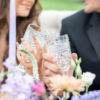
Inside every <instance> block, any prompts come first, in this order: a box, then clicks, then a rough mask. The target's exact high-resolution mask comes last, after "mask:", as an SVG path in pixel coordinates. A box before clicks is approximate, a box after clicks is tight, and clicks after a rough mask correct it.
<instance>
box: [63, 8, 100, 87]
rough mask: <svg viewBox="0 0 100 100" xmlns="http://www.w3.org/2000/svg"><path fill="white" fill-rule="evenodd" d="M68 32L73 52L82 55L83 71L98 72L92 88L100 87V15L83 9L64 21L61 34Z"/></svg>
mask: <svg viewBox="0 0 100 100" xmlns="http://www.w3.org/2000/svg"><path fill="white" fill-rule="evenodd" d="M63 34H68V35H69V39H70V43H71V49H72V52H76V53H77V54H78V55H79V56H80V57H82V64H81V67H82V70H83V72H86V71H90V72H93V73H95V74H96V79H95V81H94V84H93V86H92V89H100V15H99V14H98V13H96V12H94V13H91V14H86V13H85V12H84V11H83V10H82V11H80V12H78V13H76V14H74V15H72V16H70V17H68V18H66V19H64V20H63V21H62V29H61V35H63Z"/></svg>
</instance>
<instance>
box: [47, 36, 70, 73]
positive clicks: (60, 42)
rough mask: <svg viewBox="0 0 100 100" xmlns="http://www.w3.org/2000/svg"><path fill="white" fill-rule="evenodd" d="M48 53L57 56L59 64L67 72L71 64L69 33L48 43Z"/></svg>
mask: <svg viewBox="0 0 100 100" xmlns="http://www.w3.org/2000/svg"><path fill="white" fill-rule="evenodd" d="M47 53H49V54H50V55H52V56H54V57H56V60H57V65H58V66H59V67H61V68H62V70H63V72H67V70H68V68H69V67H70V66H71V49H70V44H69V38H68V35H63V36H59V37H57V38H56V39H54V40H52V41H50V42H49V43H48V44H47Z"/></svg>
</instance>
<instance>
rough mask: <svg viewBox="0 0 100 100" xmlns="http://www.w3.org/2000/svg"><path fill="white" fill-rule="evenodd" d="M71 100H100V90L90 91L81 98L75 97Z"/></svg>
mask: <svg viewBox="0 0 100 100" xmlns="http://www.w3.org/2000/svg"><path fill="white" fill-rule="evenodd" d="M71 100H100V90H97V91H90V92H88V93H87V94H84V95H82V96H81V97H78V96H73V97H72V99H71Z"/></svg>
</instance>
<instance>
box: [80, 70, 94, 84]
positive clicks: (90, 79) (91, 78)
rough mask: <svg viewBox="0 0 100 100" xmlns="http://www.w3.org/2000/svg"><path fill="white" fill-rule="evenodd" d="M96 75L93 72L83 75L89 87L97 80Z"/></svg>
mask: <svg viewBox="0 0 100 100" xmlns="http://www.w3.org/2000/svg"><path fill="white" fill-rule="evenodd" d="M95 77H96V75H95V74H93V73H91V72H85V73H83V75H82V80H83V81H84V82H85V83H86V84H88V85H92V83H93V81H94V79H95Z"/></svg>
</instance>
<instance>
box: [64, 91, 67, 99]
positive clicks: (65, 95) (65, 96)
mask: <svg viewBox="0 0 100 100" xmlns="http://www.w3.org/2000/svg"><path fill="white" fill-rule="evenodd" d="M63 100H67V91H64V96H63Z"/></svg>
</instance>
